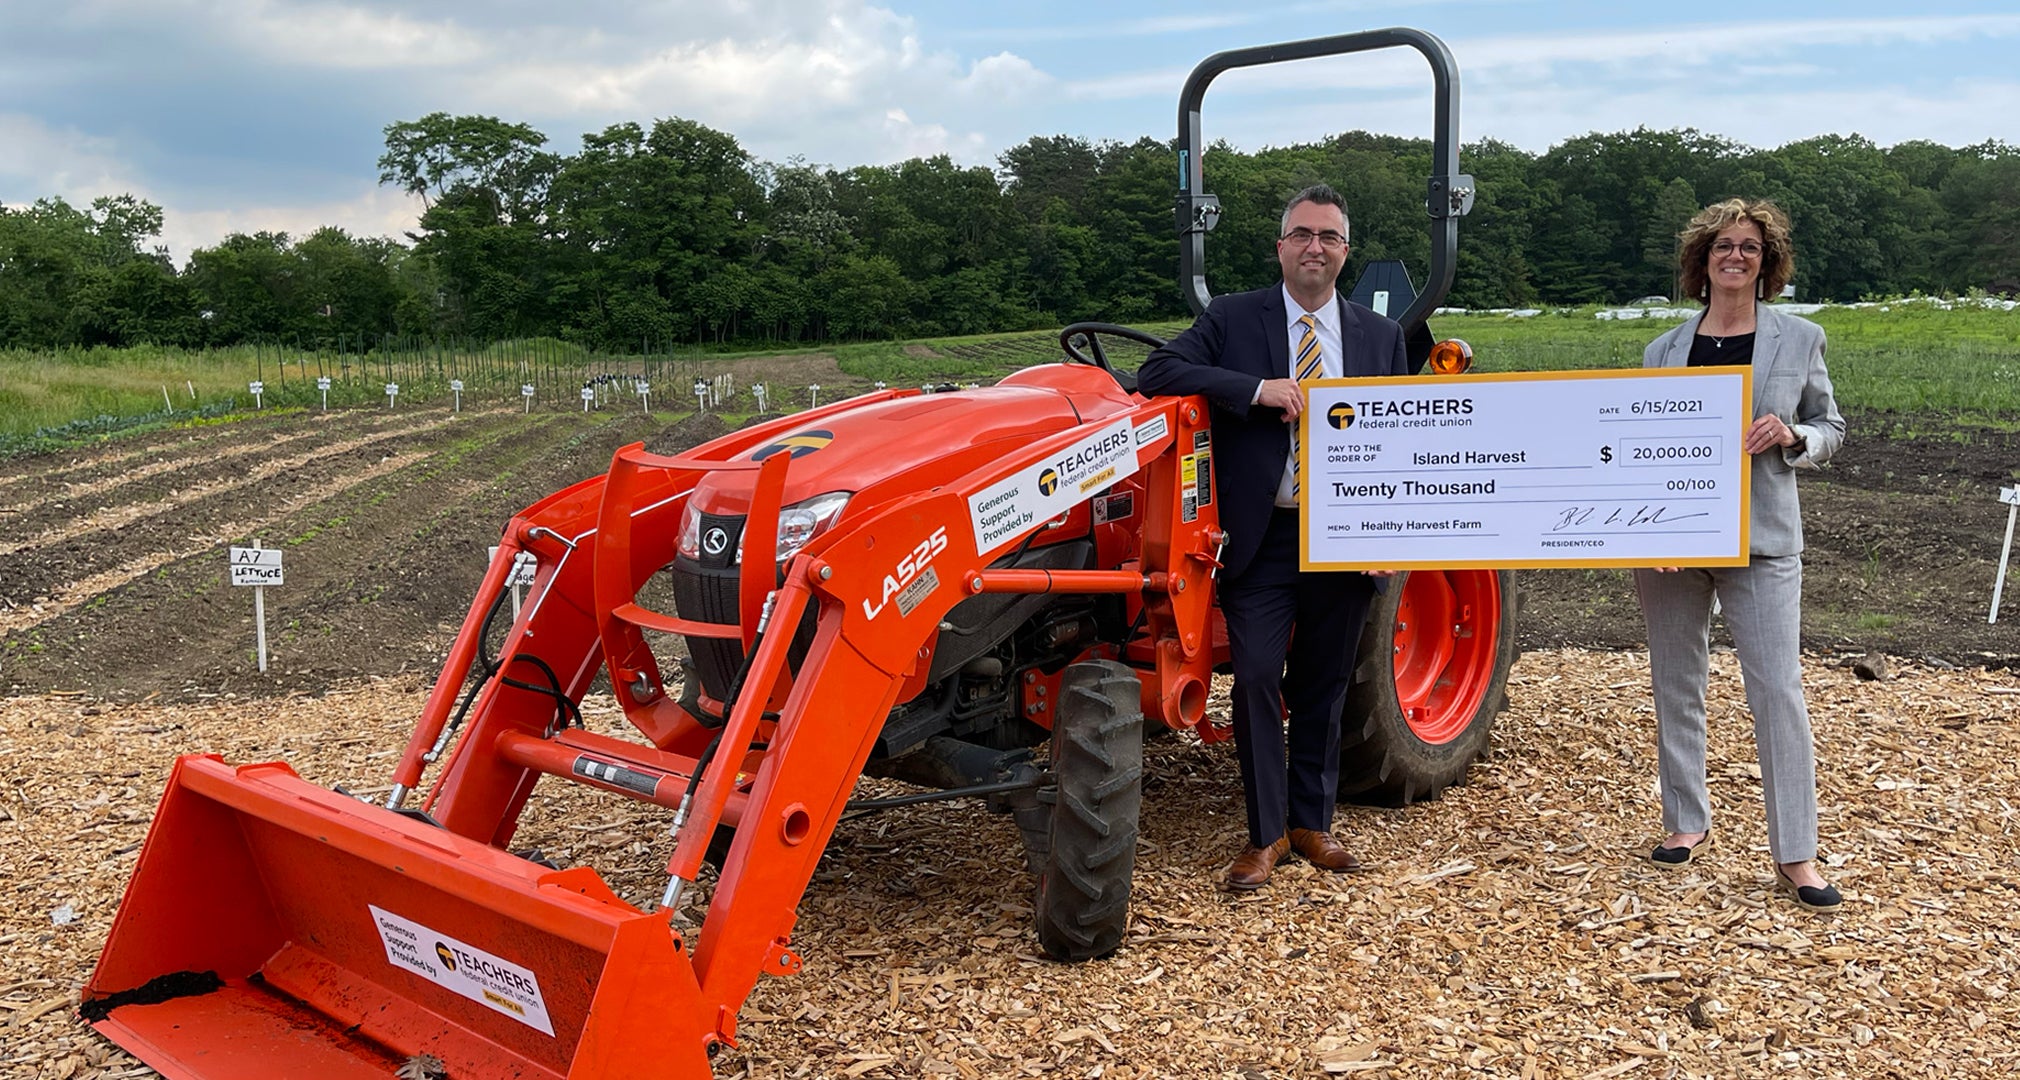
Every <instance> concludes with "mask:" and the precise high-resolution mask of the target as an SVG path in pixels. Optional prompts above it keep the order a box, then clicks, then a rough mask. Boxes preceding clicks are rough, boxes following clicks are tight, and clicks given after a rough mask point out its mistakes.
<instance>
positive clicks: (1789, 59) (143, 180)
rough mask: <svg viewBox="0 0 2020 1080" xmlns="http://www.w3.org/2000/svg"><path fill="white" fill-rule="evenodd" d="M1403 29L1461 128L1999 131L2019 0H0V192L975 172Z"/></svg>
mask: <svg viewBox="0 0 2020 1080" xmlns="http://www.w3.org/2000/svg"><path fill="white" fill-rule="evenodd" d="M1398 24H1400V25H1410V26H1418V27H1422V28H1424V29H1427V30H1430V31H1431V32H1433V33H1435V34H1438V35H1439V36H1440V37H1442V38H1444V39H1445V41H1446V43H1447V44H1448V45H1449V46H1450V47H1451V50H1452V52H1453V55H1454V56H1455V57H1456V59H1457V61H1458V64H1459V68H1460V71H1461V73H1462V85H1463V91H1464V96H1463V100H1462V108H1461V134H1462V137H1463V138H1464V139H1466V140H1469V141H1470V140H1473V139H1478V138H1482V137H1490V136H1491V137H1493V138H1497V139H1501V140H1504V141H1507V142H1511V143H1514V144H1516V145H1518V146H1521V147H1523V148H1525V149H1528V150H1531V151H1542V150H1545V149H1548V148H1549V147H1550V146H1551V145H1552V144H1554V143H1556V142H1559V141H1561V140H1563V139H1564V138H1567V137H1569V136H1573V135H1579V134H1584V133H1586V132H1590V131H1624V130H1630V129H1632V128H1634V127H1637V126H1648V127H1652V128H1674V127H1686V126H1688V127H1696V128H1698V129H1700V130H1703V131H1707V132H1712V133H1716V134H1720V135H1724V136H1727V137H1729V138H1733V139H1736V140H1739V141H1741V142H1744V143H1749V144H1752V145H1756V146H1777V145H1780V144H1782V143H1785V142H1788V141H1791V140H1795V139H1801V138H1805V137H1808V136H1811V135H1816V134H1821V133H1828V132H1836V133H1841V134H1842V133H1852V132H1857V133H1859V134H1862V135H1865V136H1866V137H1868V138H1870V139H1872V140H1874V141H1875V142H1878V143H1880V144H1882V145H1891V144H1893V143H1896V142H1900V141H1903V140H1907V139H1931V140H1934V141H1937V142H1941V143H1944V144H1946V145H1951V146H1960V145H1964V144H1968V143H1976V142H1982V141H1984V140H1987V139H2000V140H2004V141H2006V142H2010V143H2020V62H2016V61H2015V59H2014V57H2015V56H2016V55H2020V9H2016V5H2015V4H2014V3H2013V2H2012V0H2002V2H1986V0H1928V2H1927V3H1922V4H1899V3H1887V4H1882V3H1872V2H1865V0H1847V2H1842V3H1823V2H1812V0H1786V2H1783V3H1779V4H1768V5H1759V6H1755V7H1750V8H1714V7H1709V6H1706V5H1689V4H1664V5H1647V4H1623V3H1619V2H1590V3H1588V2H1568V3H1531V2H1521V0H1379V2H1364V0H1333V2H1326V0H1315V2H1305V3H1284V4H1271V3H1258V2H1251V3H1245V4H1230V3H1227V2H1226V0H1220V2H1216V3H1205V2H1196V0H1160V2H1152V0H1117V2H1112V3H1107V4H1100V3H1087V2H1081V3H1066V2H1061V0H1024V2H1020V3H1015V4H993V3H986V2H980V0H885V2H884V3H882V4H874V3H869V2H865V0H656V2H629V3H623V2H606V0H579V2H577V3H574V4H557V3H553V2H551V0H541V2H538V3H534V2H527V0H436V2H434V3H430V4H416V3H400V2H396V0H58V2H55V3H51V2H49V0H0V202H4V203H7V204H9V205H20V204H22V203H26V202H29V201H31V200H33V199H35V198H38V197H41V196H47V195H60V196H62V197H64V198H66V199H69V200H71V201H72V202H73V203H77V204H83V203H87V202H89V200H90V199H91V198H92V197H94V196H97V195H102V194H116V193H120V192H132V193H134V194H137V195H140V196H142V197H145V198H147V199H149V200H152V201H154V202H156V203H159V204H160V205H162V206H163V207H164V208H165V210H166V214H167V230H166V236H165V238H164V239H165V240H166V242H167V243H168V244H169V245H170V247H171V249H172V250H173V251H174V252H175V253H176V255H177V256H178V258H182V257H186V256H187V254H188V252H189V250H190V249H191V248H192V247H195V246H207V245H210V244H214V243H216V242H217V241H218V240H219V239H220V238H222V237H223V236H224V235H225V234H226V233H228V232H232V231H253V230H256V229H278V230H285V231H288V232H291V233H294V234H296V235H301V234H304V233H306V232H308V231H309V230H311V229H313V228H315V227H316V226H318V225H323V224H333V225H340V226H342V227H344V228H346V229H349V230H351V231H352V232H353V233H358V234H368V235H398V234H400V233H401V232H402V231H404V230H406V229H408V228H411V227H412V224H413V220H414V217H415V215H416V212H417V210H418V207H417V206H416V205H413V204H411V203H410V202H409V201H408V199H407V198H406V197H405V196H403V195H401V194H399V193H398V192H396V191H394V190H391V189H389V188H381V187H380V186H379V185H378V183H377V168H376V164H375V163H376V161H377V159H378V156H379V154H380V153H381V152H382V150H383V148H384V147H383V131H384V128H385V126H386V125H387V124H389V123H393V122H395V121H399V120H411V119H416V118H418V117H420V116H423V115H425V114H427V113H429V112H433V111H437V110H442V111H447V112H452V113H468V114H483V115H491V116H498V117H502V118H504V119H507V120H511V121H517V122H523V123H528V124H531V125H533V126H534V127H535V128H537V129H539V130H540V131H542V132H544V133H545V134H546V135H547V136H548V137H549V139H550V146H551V147H552V148H555V149H557V150H560V151H563V152H573V151H574V150H575V149H576V148H577V146H578V145H579V139H580V136H581V135H582V134H583V133H584V132H590V131H600V130H602V129H603V128H604V127H606V126H608V125H610V124H613V123H618V122H622V121H630V120H635V121H639V122H641V123H648V124H649V123H650V122H651V121H652V120H653V119H655V118H658V117H665V116H680V117H686V118H689V119H693V120H698V121H701V122H703V123H705V124H708V125H710V126H712V127H716V128H719V129H722V130H725V131H728V132H730V133H731V134H733V135H735V136H736V137H737V139H738V140H739V141H740V142H741V143H742V144H743V146H744V147H745V148H746V149H747V150H749V151H750V152H751V153H752V154H754V155H756V156H757V157H759V158H762V159H765V160H771V161H783V160H785V159H787V158H789V157H795V156H797V157H803V158H805V159H807V160H809V161H812V162H816V163H821V164H828V165H834V166H837V167H846V166H850V165H858V164H873V163H885V162H892V161H898V160H903V159H905V158H908V157H913V156H918V155H925V154H936V153H945V154H948V155H951V156H952V157H953V158H954V159H955V160H957V161H960V162H962V163H964V164H994V163H995V159H996V155H997V154H998V153H1000V152H1001V151H1002V150H1003V149H1004V148H1006V147H1009V146H1014V145H1016V144H1018V143H1020V142H1022V141H1024V140H1025V139H1027V138H1029V137H1031V136H1032V135H1054V134H1071V135H1080V136H1085V137H1088V138H1091V139H1109V138H1113V139H1133V138H1136V137H1138V136H1140V135H1152V136H1155V137H1157V138H1160V139H1163V138H1169V137H1171V135H1172V134H1173V131H1174V126H1175V123H1176V120H1175V112H1176V108H1175V105H1176V99H1177V94H1178V89H1179V86H1180V84H1181V83H1182V82H1183V80H1184V78H1185V75H1186V73H1187V72H1188V71H1189V70H1190V69H1191V67H1192V65H1193V64H1194V63H1196V62H1197V61H1198V60H1200V59H1201V58H1203V57H1205V56H1207V55H1209V54H1210V53H1213V52H1216V51H1218V50H1221V49H1228V48H1236V47H1242V46H1249V45H1260V44H1266V43H1270V42H1277V41H1287V40H1292V39H1297V38H1305V37H1316V36H1322V35H1327V34H1336V33H1345V32H1349V31H1354V30H1363V29H1371V28H1375V27H1380V26H1388V25H1398ZM1428 85H1429V80H1428V77H1427V75H1426V74H1425V68H1424V65H1423V63H1422V62H1421V61H1420V60H1418V59H1416V58H1415V57H1414V55H1413V54H1403V53H1399V52H1393V51H1392V52H1391V53H1389V54H1385V55H1383V56H1381V57H1376V58H1367V57H1363V58H1358V59H1354V58H1349V59H1331V60H1319V61H1307V62H1301V63H1297V64H1291V65H1283V66H1278V67H1273V68H1269V69H1263V70H1258V71H1245V72H1233V73H1229V74H1227V75H1224V76H1222V77H1221V79H1220V80H1218V81H1217V82H1216V83H1215V84H1214V86H1213V89H1212V91H1211V92H1210V93H1209V94H1208V96H1207V100H1206V109H1205V117H1206V128H1207V135H1208V137H1209V138H1225V139H1227V140H1229V141H1230V142H1232V143H1234V144H1236V145H1238V146H1241V147H1244V148H1255V147H1260V146H1265V145H1272V144H1283V143H1289V142H1299V141H1307V140H1311V139H1315V138H1317V137H1319V136H1321V135H1324V134H1328V133H1332V132H1337V131H1343V130H1347V129H1351V128H1367V129H1371V130H1377V131H1392V132H1397V133H1400V134H1408V135H1425V134H1428V133H1429V104H1428V103H1429V93H1428ZM1210 181H1211V174H1210V173H1209V182H1210Z"/></svg>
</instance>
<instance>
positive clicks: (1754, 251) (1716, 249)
mask: <svg viewBox="0 0 2020 1080" xmlns="http://www.w3.org/2000/svg"><path fill="white" fill-rule="evenodd" d="M1765 250H1767V249H1766V248H1764V247H1762V246H1761V242H1760V241H1758V240H1744V241H1741V242H1740V243H1737V244H1735V243H1733V242H1732V241H1730V240H1716V241H1713V242H1712V245H1711V253H1712V254H1713V255H1716V256H1718V257H1719V258H1721V259H1722V258H1725V257H1726V256H1727V255H1730V254H1732V253H1733V252H1735V251H1737V252H1739V253H1740V254H1741V255H1742V256H1745V257H1746V258H1749V259H1758V258H1760V253H1761V252H1763V251H1765Z"/></svg>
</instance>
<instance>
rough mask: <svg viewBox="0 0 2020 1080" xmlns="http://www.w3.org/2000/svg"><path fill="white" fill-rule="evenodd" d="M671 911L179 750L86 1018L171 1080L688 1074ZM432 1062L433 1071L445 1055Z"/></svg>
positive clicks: (683, 967) (697, 1031)
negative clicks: (651, 910) (643, 906)
mask: <svg viewBox="0 0 2020 1080" xmlns="http://www.w3.org/2000/svg"><path fill="white" fill-rule="evenodd" d="M669 918H670V915H669V913H664V912H662V913H660V914H656V915H648V914H643V913H641V912H639V911H638V910H637V909H636V908H633V907H632V906H631V905H629V904H627V903H625V902H624V901H622V900H620V899H618V897H617V896H616V895H615V894H613V893H612V892H611V891H610V890H609V889H608V888H607V887H606V886H605V885H604V884H603V882H602V880H601V879H600V878H599V877H597V876H596V874H595V873H594V872H593V871H591V870H588V869H581V868H578V869H573V870H560V871H557V870H549V869H547V868H545V867H542V866H540V865H537V864H535V863H531V862H527V861H525V860H523V859H520V858H517V857H515V856H512V855H509V854H507V853H505V852H502V851H499V850H498V849H496V848H493V847H490V846H487V845H485V844H481V843H478V842H476V841H473V840H468V839H465V838H463V837H460V836H457V835H455V834H453V833H450V832H447V831H445V830H443V829H440V828H436V827H434V826H432V825H429V824H427V823H425V822H422V821H417V820H415V819H413V818H411V817H408V816H404V815H402V814H398V813H395V812H392V811H389V810H385V809H383V808H379V807H375V806H370V805H367V804H365V803H362V802H359V801H358V800H356V799H354V798H351V797H350V796H347V795H344V794H342V793H340V792H334V791H330V790H327V789H324V788H319V787H316V786H314V785H312V784H309V783H307V782H305V781H303V780H301V779H299V778H298V777H297V776H296V775H295V774H294V772H293V770H291V769H289V768H288V767H287V766H285V765H279V764H269V765H248V766H241V767H238V768H232V767H230V766H227V765H225V764H224V763H223V762H221V761H220V760H219V759H217V758H215V757H209V756H194V755H193V756H189V757H185V758H182V759H181V760H179V761H178V762H177V763H176V766H175V770H174V772H173V774H172V775H171V777H170V779H169V783H168V789H167V792H166V793H165V794H164V796H163V798H162V802H161V807H160V810H159V812H158V814H157V816H156V818H155V822H154V827H153V830H152V831H151V832H150V834H149V836H148V840H147V845H146V847H145V848H144V849H143V850H142V852H141V856H140V862H139V866H138V867H137V869H136V870H135V873H134V878H133V881H132V883H131V885H130V886H129V887H128V890H127V893H126V897H125V900H124V901H123V902H122V903H121V905H120V908H119V914H118V916H117V918H116V919H115V920H114V922H113V926H112V932H111V936H110V937H109V938H108V939H107V940H106V943H105V949H104V952H103V954H102V955H101V956H100V958H99V963H98V969H97V971H96V972H95V973H94V974H93V976H92V978H91V981H90V983H89V984H88V985H87V986H86V987H85V988H84V992H83V999H84V1002H83V1008H82V1010H81V1011H82V1012H83V1014H84V1016H85V1017H86V1018H87V1019H89V1020H91V1021H92V1023H93V1024H94V1026H95V1027H97V1029H98V1030H99V1031H100V1032H101V1033H102V1034H104V1035H105V1036H106V1037H108V1038H110V1039H111V1040H112V1041H114V1042H116V1043H118V1044H119V1045H120V1046H123V1047H125V1048H126V1049H127V1050H129V1051H131V1052H132V1053H133V1054H134V1055H136V1056H138V1057H139V1058H140V1059H141V1060H142V1061H145V1062H146V1063H147V1064H149V1065H151V1066H153V1067H154V1068H155V1069H157V1070H159V1071H160V1072H162V1073H163V1074H165V1075H167V1076H169V1077H174V1078H177V1080H185V1078H188V1080H197V1078H200V1080H231V1078H238V1077H264V1078H276V1077H304V1078H307V1077H314V1078H318V1080H330V1078H339V1077H353V1076H355V1077H373V1078H375V1080H385V1078H387V1077H389V1076H392V1075H394V1073H395V1071H396V1070H400V1069H401V1068H402V1066H404V1065H406V1064H407V1063H408V1062H410V1061H414V1060H415V1059H418V1058H419V1056H420V1055H429V1056H431V1057H433V1058H435V1059H437V1061H436V1062H421V1063H417V1064H416V1065H415V1066H414V1067H412V1068H409V1069H407V1070H406V1071H405V1072H402V1073H401V1075H410V1076H424V1075H425V1076H433V1077H439V1076H447V1077H451V1078H459V1080H460V1078H465V1077H467V1078H472V1080H475V1078H480V1077H481V1078H487V1080H488V1078H504V1077H525V1078H548V1077H552V1078H561V1077H615V1076H619V1075H622V1076H627V1077H695V1076H707V1075H708V1073H709V1067H708V1053H709V1049H710V1045H711V1040H712V1039H713V1038H714V1027H715V1017H714V1016H713V1015H711V1014H710V1010H708V1009H705V1008H703V1007H702V1005H701V995H700V991H699V989H698V987H697V985H696V980H695V974H694V969H693V967H692V965H691V964H690V963H689V960H688V957H687V955H686V954H685V952H684V951H683V948H684V947H683V942H682V938H681V936H680V934H679V933H678V931H676V930H675V929H674V928H673V927H672V925H671V924H670V922H669V921H668V920H669ZM437 1062H439V1065H438V1064H437Z"/></svg>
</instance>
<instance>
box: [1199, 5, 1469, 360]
mask: <svg viewBox="0 0 2020 1080" xmlns="http://www.w3.org/2000/svg"><path fill="white" fill-rule="evenodd" d="M1399 46H1406V47H1409V48H1412V49H1415V50H1417V51H1418V52H1419V53H1422V54H1423V56H1424V59H1425V60H1426V61H1428V62H1429V63H1430V65H1431V78H1432V82H1433V84H1434V85H1433V91H1432V93H1433V114H1432V138H1431V179H1430V185H1429V188H1428V189H1427V192H1426V195H1425V200H1424V208H1425V210H1426V211H1428V213H1429V216H1430V229H1431V272H1430V278H1429V280H1427V281H1426V282H1425V283H1424V290H1423V291H1422V292H1421V293H1419V294H1418V295H1417V299H1416V300H1415V301H1414V302H1413V303H1411V304H1410V307H1409V309H1408V310H1406V311H1404V312H1403V314H1402V315H1400V316H1398V317H1397V319H1396V321H1397V322H1399V323H1401V324H1402V325H1403V330H1404V332H1405V333H1409V332H1410V331H1412V330H1414V329H1415V328H1416V327H1417V326H1419V325H1421V324H1422V323H1423V322H1424V319H1425V317H1426V316H1427V315H1429V314H1430V313H1431V311H1432V310H1433V309H1435V308H1436V307H1437V306H1438V305H1439V304H1442V303H1444V301H1445V296H1446V294H1448V293H1450V292H1451V291H1452V277H1453V274H1454V273H1455V271H1456V269H1457V267H1456V262H1457V259H1458V251H1459V219H1460V218H1461V217H1463V216H1465V214H1466V212H1467V211H1469V210H1471V209H1473V189H1474V185H1473V178H1472V177H1470V176H1466V175H1464V174H1462V173H1459V172H1458V171H1457V169H1458V167H1459V123H1458V116H1459V69H1458V66H1457V65H1455V64H1454V63H1453V62H1452V53H1451V51H1450V50H1448V49H1446V48H1445V43H1444V42H1442V41H1440V40H1438V39H1437V38H1436V37H1435V36H1433V35H1431V34H1428V33H1425V32H1424V31H1422V30H1412V29H1410V28H1408V27H1400V26H1398V27H1391V28H1389V29H1387V30H1367V31H1363V32H1362V33H1358V34H1337V35H1334V36H1332V37H1322V38H1311V39H1309V40H1306V41H1292V42H1286V43H1284V44H1282V45H1262V46H1257V47H1254V48H1248V49H1230V50H1228V51H1227V52H1220V53H1215V54H1213V55H1212V56H1209V57H1207V58H1206V59H1204V60H1202V61H1200V62H1199V66H1198V67H1195V68H1193V69H1192V74H1191V75H1189V76H1187V77H1186V80H1185V89H1184V91H1183V92H1181V93H1180V94H1179V98H1178V204H1177V212H1178V233H1179V245H1178V281H1179V289H1180V291H1181V292H1183V293H1184V294H1185V302H1186V304H1187V305H1188V306H1190V307H1191V308H1192V313H1193V314H1194V315H1198V314H1199V313H1201V312H1203V311H1205V310H1206V305H1207V303H1208V302H1209V301H1211V300H1212V299H1213V294H1211V293H1209V292H1207V289H1206V234H1207V232H1208V231H1209V230H1211V229H1212V228H1213V227H1214V225H1215V224H1216V223H1217V222H1218V221H1219V219H1220V200H1219V199H1218V198H1216V197H1214V196H1212V195H1209V194H1207V193H1206V189H1205V180H1204V177H1203V174H1202V171H1201V168H1200V152H1201V150H1202V149H1204V148H1203V147H1202V146H1201V136H1200V130H1199V106H1200V100H1201V99H1202V98H1204V97H1205V96H1206V88H1207V85H1208V84H1209V83H1211V82H1213V80H1214V79H1215V78H1216V77H1217V76H1219V75H1220V73H1221V72H1223V71H1227V70H1229V69H1232V68H1240V67H1255V66H1256V65H1259V64H1277V63H1283V62H1285V61H1288V60H1309V59H1312V58H1314V57H1319V56H1337V55H1340V54H1343V53H1355V52H1369V51H1372V50H1375V49H1389V48H1396V47H1399Z"/></svg>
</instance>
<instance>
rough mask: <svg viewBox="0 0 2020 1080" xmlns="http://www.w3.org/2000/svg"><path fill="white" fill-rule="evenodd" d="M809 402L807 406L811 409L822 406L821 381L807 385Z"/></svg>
mask: <svg viewBox="0 0 2020 1080" xmlns="http://www.w3.org/2000/svg"><path fill="white" fill-rule="evenodd" d="M807 402H808V404H807V408H809V409H818V408H820V407H821V384H820V383H814V384H812V385H810V386H808V387H807Z"/></svg>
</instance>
